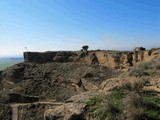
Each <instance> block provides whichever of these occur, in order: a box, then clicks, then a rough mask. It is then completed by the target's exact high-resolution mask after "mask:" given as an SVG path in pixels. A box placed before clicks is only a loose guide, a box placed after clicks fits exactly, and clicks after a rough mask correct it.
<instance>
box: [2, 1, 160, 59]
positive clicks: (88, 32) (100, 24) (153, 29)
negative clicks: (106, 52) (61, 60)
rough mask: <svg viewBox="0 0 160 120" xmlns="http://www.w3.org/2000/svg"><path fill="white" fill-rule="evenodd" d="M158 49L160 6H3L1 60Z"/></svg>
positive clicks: (11, 3)
mask: <svg viewBox="0 0 160 120" xmlns="http://www.w3.org/2000/svg"><path fill="white" fill-rule="evenodd" d="M86 44H87V45H89V47H90V49H118V50H128V49H129V50H131V49H133V48H134V47H135V46H144V47H147V48H151V47H159V46H160V0H0V56H9V55H22V53H23V52H24V51H25V49H24V48H25V47H27V50H28V51H54V50H80V49H81V46H83V45H86Z"/></svg>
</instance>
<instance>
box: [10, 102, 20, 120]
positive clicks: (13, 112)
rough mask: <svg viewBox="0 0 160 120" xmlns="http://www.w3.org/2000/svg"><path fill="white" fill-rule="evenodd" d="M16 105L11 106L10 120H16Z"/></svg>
mask: <svg viewBox="0 0 160 120" xmlns="http://www.w3.org/2000/svg"><path fill="white" fill-rule="evenodd" d="M18 106H19V105H18V104H12V105H11V107H12V120H18Z"/></svg>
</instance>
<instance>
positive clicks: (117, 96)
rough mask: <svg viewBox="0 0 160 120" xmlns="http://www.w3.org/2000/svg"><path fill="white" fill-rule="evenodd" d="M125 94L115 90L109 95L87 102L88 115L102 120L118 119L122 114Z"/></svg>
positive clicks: (96, 97)
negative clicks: (106, 119)
mask: <svg viewBox="0 0 160 120" xmlns="http://www.w3.org/2000/svg"><path fill="white" fill-rule="evenodd" d="M123 97H124V95H123V93H122V92H121V91H118V90H116V89H115V90H113V91H112V92H111V93H110V94H109V95H105V96H95V97H93V98H91V99H90V100H88V101H87V102H86V105H87V106H88V114H89V115H92V116H94V117H97V118H98V119H100V120H104V119H105V118H106V117H107V118H108V119H111V120H112V119H116V118H117V117H118V115H119V114H120V113H121V112H122V109H123V103H122V98H123Z"/></svg>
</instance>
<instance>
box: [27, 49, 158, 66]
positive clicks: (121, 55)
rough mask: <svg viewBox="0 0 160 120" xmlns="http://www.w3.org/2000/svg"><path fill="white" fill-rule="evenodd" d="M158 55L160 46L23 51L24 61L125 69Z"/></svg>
mask: <svg viewBox="0 0 160 120" xmlns="http://www.w3.org/2000/svg"><path fill="white" fill-rule="evenodd" d="M159 56H160V48H156V49H151V50H146V49H145V48H143V47H136V48H135V49H134V50H133V51H101V50H95V51H87V52H83V51H76V52H71V51H59V52H58V51H57V52H44V53H39V52H25V53H24V60H25V61H26V62H35V63H46V62H84V63H86V64H99V65H101V66H105V67H110V68H116V69H126V68H128V67H130V66H133V65H134V64H136V63H138V62H141V61H147V60H150V59H153V58H156V57H159Z"/></svg>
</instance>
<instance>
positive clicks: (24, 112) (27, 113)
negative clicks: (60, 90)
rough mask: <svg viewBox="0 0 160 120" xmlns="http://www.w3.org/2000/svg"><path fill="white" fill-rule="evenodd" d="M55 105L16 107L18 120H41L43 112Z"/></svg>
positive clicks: (39, 104) (35, 104) (38, 104)
mask: <svg viewBox="0 0 160 120" xmlns="http://www.w3.org/2000/svg"><path fill="white" fill-rule="evenodd" d="M53 106H56V105H55V104H51V103H31V104H24V105H19V106H18V120H43V119H44V112H45V111H46V110H48V109H50V108H52V107H53Z"/></svg>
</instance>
